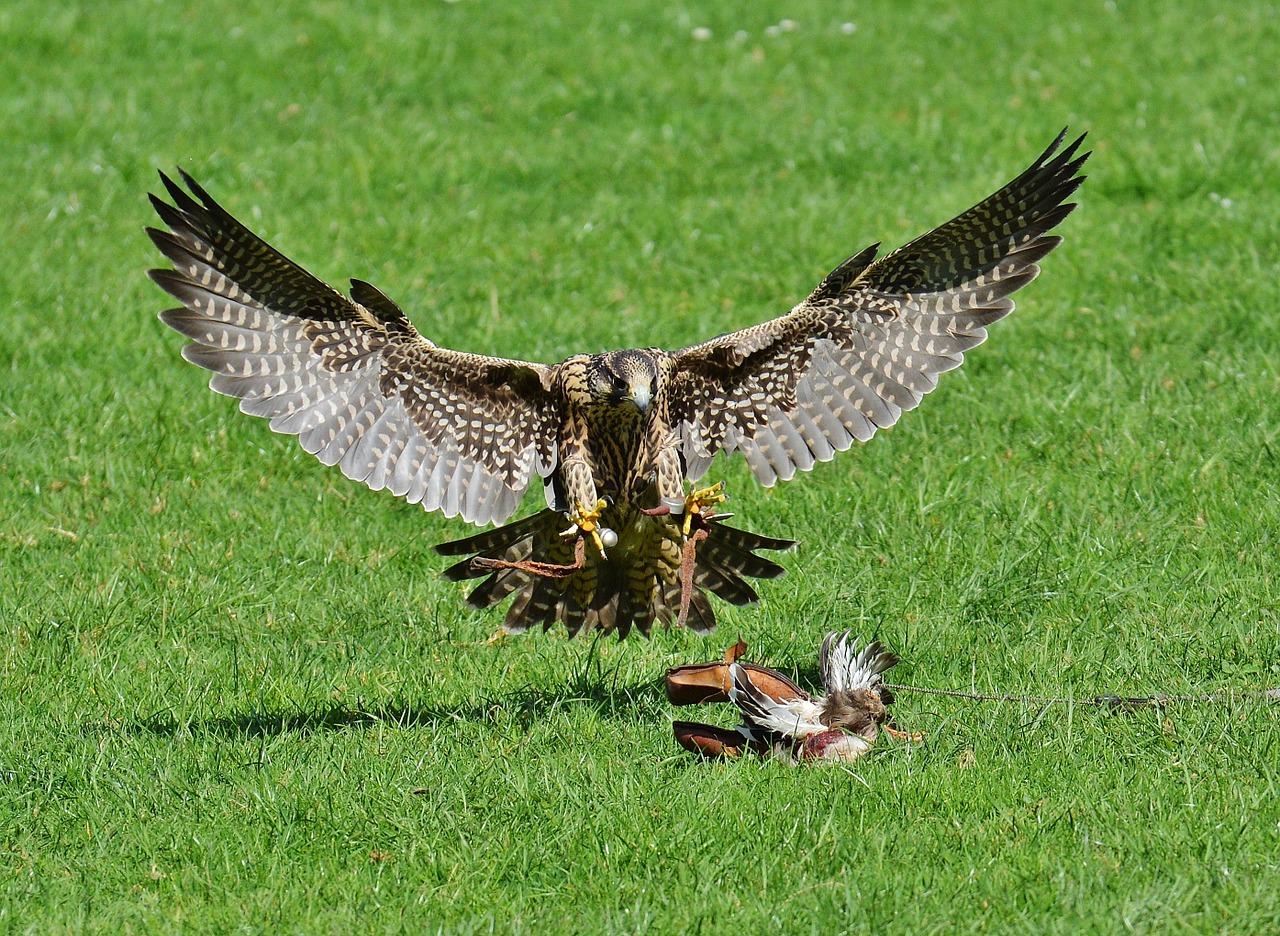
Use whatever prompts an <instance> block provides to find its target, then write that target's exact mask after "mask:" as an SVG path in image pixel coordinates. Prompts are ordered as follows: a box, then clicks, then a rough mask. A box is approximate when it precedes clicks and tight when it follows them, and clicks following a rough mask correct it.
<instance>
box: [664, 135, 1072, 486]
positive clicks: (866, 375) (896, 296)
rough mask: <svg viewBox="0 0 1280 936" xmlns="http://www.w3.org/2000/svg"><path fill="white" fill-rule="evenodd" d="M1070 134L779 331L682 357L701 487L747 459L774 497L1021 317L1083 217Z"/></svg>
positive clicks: (685, 427)
mask: <svg viewBox="0 0 1280 936" xmlns="http://www.w3.org/2000/svg"><path fill="white" fill-rule="evenodd" d="M1065 134H1066V131H1065V130H1064V131H1063V132H1062V134H1059V136H1058V139H1057V140H1055V141H1054V143H1053V144H1052V145H1051V146H1050V147H1049V148H1048V149H1047V150H1046V151H1045V152H1044V153H1043V154H1042V155H1041V156H1040V158H1039V159H1037V160H1036V161H1035V162H1034V163H1033V164H1032V165H1031V166H1030V167H1029V168H1028V169H1027V170H1026V171H1025V172H1023V173H1022V174H1021V175H1019V176H1018V177H1017V178H1016V179H1014V180H1013V181H1012V182H1010V183H1009V184H1008V185H1006V186H1005V187H1004V188H1002V189H1001V190H1000V191H998V192H996V193H995V194H994V195H992V196H990V197H989V198H987V199H985V200H984V201H982V202H980V203H979V204H977V205H975V206H974V207H973V208H970V209H969V210H968V211H966V212H964V213H963V214H961V215H959V216H958V217H956V218H954V219H952V220H951V221H949V222H947V223H946V224H944V225H942V226H940V227H938V228H935V229H934V230H932V231H930V232H929V233H927V234H925V235H923V236H921V237H918V238H916V240H914V241H912V242H911V243H909V244H907V245H906V246H904V247H901V248H899V249H897V250H895V251H893V252H892V253H889V254H887V255H886V256H884V257H882V258H881V259H879V260H877V259H875V257H876V253H877V250H878V245H875V246H872V247H869V248H867V249H866V250H864V251H862V252H861V253H859V254H857V255H855V256H853V257H851V258H850V259H849V260H846V261H845V262H844V263H843V264H841V265H840V266H839V267H837V268H836V269H835V270H834V271H833V272H832V273H831V274H830V275H828V276H827V278H826V279H824V280H823V281H822V283H821V284H820V285H819V286H818V288H817V289H815V290H814V291H813V292H812V293H811V294H810V295H809V297H808V298H807V299H805V300H804V301H803V302H801V303H800V304H799V305H797V306H796V307H795V308H794V309H792V310H791V312H790V313H789V314H787V315H784V316H782V317H781V318H776V319H774V320H772V321H769V322H765V323H763V324H761V325H756V326H754V327H752V328H747V329H744V330H742V331H739V332H734V333H732V334H728V335H721V336H720V337H719V338H713V339H712V340H711V341H707V342H704V343H702V344H698V345H693V346H692V347H688V348H685V349H684V350H682V351H680V352H678V353H677V356H676V362H675V372H674V375H673V378H672V388H671V396H670V399H671V401H672V403H671V419H672V425H673V427H674V428H675V430H676V432H677V433H678V434H679V437H680V441H681V455H682V456H683V458H684V462H685V473H686V475H687V477H688V478H689V479H690V480H697V479H698V478H700V477H701V476H702V475H703V473H705V472H706V470H707V467H708V466H709V464H710V461H711V458H712V456H714V455H715V453H716V452H717V451H723V452H725V453H726V454H731V453H733V452H741V453H742V455H743V457H744V458H745V459H746V460H747V463H748V464H749V465H750V466H751V469H752V471H753V472H754V473H755V475H756V477H757V478H758V479H759V480H760V481H761V482H762V483H763V484H765V485H766V486H768V485H772V484H774V483H775V482H777V481H780V480H781V481H787V480H790V479H791V478H792V477H793V476H794V475H795V473H796V471H797V470H801V471H807V470H809V469H810V468H812V467H813V465H814V463H815V462H819V461H828V460H829V459H830V458H831V457H832V455H833V454H834V453H835V452H842V451H844V450H845V449H847V448H849V446H850V445H852V444H853V441H854V440H855V439H856V440H858V441H860V442H865V441H866V440H867V439H869V438H871V436H872V435H873V434H874V433H875V431H876V430H877V429H882V428H885V427H887V426H891V425H893V424H894V423H895V422H897V420H898V417H899V416H901V415H902V412H903V411H904V410H909V409H912V408H914V407H915V406H916V405H917V404H919V402H920V399H921V398H922V397H923V396H924V395H925V394H926V393H928V392H929V391H930V390H932V389H933V388H934V387H935V386H936V385H937V382H938V375H939V374H941V373H942V372H944V371H948V370H951V369H952V368H955V367H959V366H960V364H961V363H962V362H963V361H964V352H966V351H968V350H969V349H970V348H973V347H974V346H975V345H978V344H980V343H981V342H983V341H984V340H985V339H986V337H987V332H986V326H987V325H989V324H991V323H992V322H994V321H996V320H997V319H1001V318H1003V317H1004V316H1006V315H1008V314H1009V313H1010V312H1011V311H1012V310H1013V301H1012V300H1011V299H1010V298H1009V296H1010V294H1012V293H1013V292H1015V291H1017V290H1018V289H1021V288H1022V287H1023V286H1025V285H1026V284H1027V283H1029V282H1031V281H1032V280H1033V279H1035V277H1036V275H1037V274H1038V273H1039V272H1040V268H1039V266H1038V265H1037V263H1038V261H1039V260H1041V259H1042V258H1043V257H1044V256H1045V255H1046V254H1047V253H1049V251H1051V250H1053V248H1055V247H1056V246H1058V244H1059V243H1060V241H1061V238H1059V237H1054V236H1050V235H1048V234H1047V233H1046V232H1047V231H1049V230H1051V229H1052V228H1053V227H1054V226H1055V225H1057V224H1058V223H1059V222H1060V221H1061V220H1062V219H1063V218H1065V217H1066V216H1067V215H1068V214H1069V213H1070V212H1071V210H1072V209H1073V208H1074V207H1075V206H1074V205H1073V204H1069V203H1065V200H1066V199H1067V198H1068V197H1070V195H1071V193H1072V192H1074V191H1075V190H1076V188H1078V187H1079V185H1080V183H1081V182H1083V181H1084V177H1083V176H1078V175H1077V174H1076V173H1077V171H1078V170H1079V169H1080V166H1081V165H1082V164H1083V163H1084V161H1085V159H1086V158H1088V154H1087V153H1086V154H1084V155H1082V156H1077V155H1076V153H1077V151H1078V149H1079V147H1080V144H1081V142H1082V141H1083V139H1084V137H1083V136H1082V137H1080V138H1079V139H1077V140H1076V141H1075V142H1073V143H1072V144H1071V145H1069V146H1068V147H1067V148H1066V149H1064V150H1062V151H1061V152H1059V153H1057V154H1056V155H1055V152H1056V151H1057V150H1058V147H1059V146H1060V145H1061V143H1062V140H1063V137H1064V136H1065Z"/></svg>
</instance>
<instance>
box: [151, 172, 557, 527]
mask: <svg viewBox="0 0 1280 936" xmlns="http://www.w3.org/2000/svg"><path fill="white" fill-rule="evenodd" d="M182 178H183V181H184V182H186V185H187V188H188V189H190V192H191V194H188V193H187V192H186V191H184V190H183V189H182V188H181V187H179V186H178V185H176V184H175V183H174V182H173V181H172V180H171V179H169V178H168V177H166V176H165V175H164V174H163V173H162V174H161V179H162V180H163V181H164V185H165V188H166V189H168V192H169V196H170V198H172V199H173V204H172V205H171V204H168V203H166V202H165V201H163V200H161V199H159V198H157V197H155V196H154V195H153V196H151V203H152V204H153V205H154V206H155V209H156V212H157V213H158V214H159V215H160V217H161V219H162V220H163V221H164V223H165V225H166V226H167V227H168V228H169V230H168V231H159V230H155V229H153V228H148V230H147V233H148V234H149V235H150V236H151V239H152V240H153V241H154V242H155V244H156V246H157V247H159V248H160V251H161V252H162V253H163V254H164V255H165V256H166V257H168V258H169V260H170V261H171V262H172V263H173V269H162V270H152V271H151V278H152V279H154V280H155V281H156V282H157V283H158V284H159V285H160V286H161V287H163V288H164V289H165V290H166V291H167V292H169V293H170V294H171V295H173V296H174V297H176V298H177V299H178V300H179V301H180V302H181V303H182V304H183V308H180V309H171V310H169V311H167V312H164V313H162V314H161V316H160V318H161V319H162V320H163V321H164V323H165V324H167V325H169V326H170V327H171V328H173V329H175V330H176V331H179V332H181V333H182V334H183V335H186V336H187V337H188V338H190V339H191V344H188V345H187V346H186V347H185V348H183V350H182V356H183V357H184V358H186V359H187V360H188V361H190V362H192V363H193V364H197V365H199V366H200V367H203V368H205V369H206V370H210V371H212V372H213V377H212V378H211V379H210V381H209V386H210V387H212V388H213V389H214V390H216V391H217V392H219V393H225V394H227V395H228V396H234V397H239V398H240V401H241V402H240V409H241V410H243V411H244V412H246V413H249V414H250V415H252V416H264V417H267V418H269V419H270V420H271V428H272V429H274V430H275V431H276V432H282V433H286V434H289V435H296V436H297V437H298V440H299V442H300V443H301V444H302V447H303V448H304V449H306V450H307V451H308V452H310V453H312V454H313V455H315V456H316V457H317V458H319V459H320V460H321V461H322V462H324V463H325V464H326V465H334V464H337V465H340V466H341V468H342V471H343V473H344V474H345V475H346V476H347V477H349V478H352V479H354V480H356V481H362V482H364V483H365V484H367V485H368V486H369V487H370V488H373V489H374V490H379V489H381V488H387V489H388V490H390V491H391V492H392V493H393V494H395V495H396V496H398V497H404V498H406V499H407V500H408V501H409V502H410V503H421V504H422V506H423V507H424V508H426V509H427V510H440V511H442V512H443V513H444V515H445V516H447V517H453V516H457V515H459V514H461V516H462V517H463V519H465V520H468V521H471V522H473V523H477V524H484V523H487V522H489V521H493V522H495V523H500V522H502V521H503V520H505V519H506V518H507V517H509V516H510V515H511V514H512V513H513V512H514V511H515V509H516V507H517V506H518V505H519V503H520V497H521V495H522V494H523V493H524V491H525V489H526V488H527V487H528V486H529V482H530V481H531V480H532V478H533V475H534V473H535V472H536V473H537V474H539V475H542V476H546V475H547V474H549V473H550V472H551V471H552V470H553V469H554V467H555V463H556V445H555V435H556V427H557V425H558V423H557V419H556V406H555V401H554V398H553V394H552V393H551V390H550V387H551V378H552V374H553V369H552V368H549V367H546V366H544V365H541V364H529V363H525V362H523V361H508V360H504V359H501V358H492V357H483V356H480V355H475V354H463V353H460V352H457V351H449V350H447V349H445V348H440V347H437V346H436V345H434V344H433V343H432V342H430V341H428V340H427V339H426V338H423V337H422V336H421V335H420V334H418V332H417V331H416V330H415V329H414V327H413V325H412V324H410V322H409V320H408V318H406V317H405V315H404V313H403V312H401V311H400V309H399V308H398V307H397V306H396V305H395V303H393V302H392V301H391V300H389V299H388V298H387V297H386V296H384V295H383V294H382V293H380V292H379V291H378V290H377V289H375V288H374V287H372V286H370V285H369V284H368V283H363V282H360V281H358V280H352V288H351V298H349V299H348V298H347V297H346V296H344V295H342V294H341V293H339V292H338V291H337V290H335V289H333V288H331V287H330V286H327V285H326V284H324V283H323V282H321V281H320V280H318V279H316V278H315V277H314V276H312V275H311V274H310V273H307V272H306V271H305V270H303V269H302V268H301V267H299V266H298V265H296V264H294V263H293V262H291V261H290V260H288V259H286V258H285V257H284V256H283V255H281V254H280V253H279V252H278V251H276V250H275V249H274V248H272V247H271V246H270V245H269V244H267V243H266V242H264V241H263V240H261V239H260V238H258V237H257V236H256V235H255V234H253V233H252V232H251V231H249V230H248V229H247V228H245V227H244V226H243V225H242V224H240V222H238V221H237V220H236V219H235V218H233V217H231V215H230V214H228V213H227V212H226V211H224V210H223V209H222V208H221V207H220V206H219V205H218V204H217V203H216V202H215V201H214V200H213V199H212V198H210V197H209V195H208V194H207V193H206V192H205V191H204V190H203V189H202V188H201V187H200V186H199V185H197V184H196V183H195V182H194V181H193V180H192V179H191V178H190V177H189V176H187V174H186V173H182ZM192 195H194V196H195V197H194V198H193V197H192ZM197 199H198V201H197Z"/></svg>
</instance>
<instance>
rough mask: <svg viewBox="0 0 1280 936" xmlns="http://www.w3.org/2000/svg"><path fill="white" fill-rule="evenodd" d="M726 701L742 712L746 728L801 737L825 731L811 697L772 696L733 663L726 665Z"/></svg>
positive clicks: (819, 713) (825, 727) (790, 736)
mask: <svg viewBox="0 0 1280 936" xmlns="http://www.w3.org/2000/svg"><path fill="white" fill-rule="evenodd" d="M729 680H730V686H729V701H731V702H732V703H733V704H734V705H736V706H737V707H738V709H739V710H740V711H741V712H742V717H743V720H744V721H745V722H746V725H747V727H748V728H749V729H761V730H763V731H773V732H777V733H778V734H781V735H786V736H787V737H789V738H804V737H807V736H808V735H811V734H817V733H818V732H820V731H826V730H827V726H826V725H824V724H823V723H822V722H821V721H820V719H819V716H820V715H821V714H822V708H821V707H820V706H819V705H818V704H817V703H816V702H814V701H812V700H811V699H775V698H773V697H772V696H770V695H768V694H766V693H764V692H761V691H760V689H759V688H758V687H757V686H756V685H755V684H754V683H753V682H752V681H751V673H750V671H748V670H747V669H746V668H745V667H743V666H740V665H739V664H737V663H733V664H731V665H730V666H729Z"/></svg>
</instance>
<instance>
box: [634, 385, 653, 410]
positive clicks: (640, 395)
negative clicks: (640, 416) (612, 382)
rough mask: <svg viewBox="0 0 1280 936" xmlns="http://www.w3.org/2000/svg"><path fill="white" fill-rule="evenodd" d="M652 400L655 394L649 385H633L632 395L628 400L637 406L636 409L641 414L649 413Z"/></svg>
mask: <svg viewBox="0 0 1280 936" xmlns="http://www.w3.org/2000/svg"><path fill="white" fill-rule="evenodd" d="M652 398H653V393H652V391H651V390H650V389H649V385H648V384H647V383H645V384H632V385H631V394H630V396H629V397H628V399H629V400H631V402H632V403H634V404H635V406H636V409H638V410H639V411H640V412H642V413H644V412H647V411H648V409H649V403H650V401H651V400H652Z"/></svg>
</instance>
